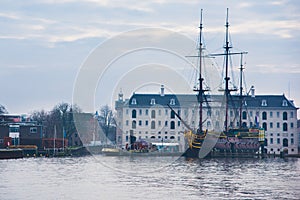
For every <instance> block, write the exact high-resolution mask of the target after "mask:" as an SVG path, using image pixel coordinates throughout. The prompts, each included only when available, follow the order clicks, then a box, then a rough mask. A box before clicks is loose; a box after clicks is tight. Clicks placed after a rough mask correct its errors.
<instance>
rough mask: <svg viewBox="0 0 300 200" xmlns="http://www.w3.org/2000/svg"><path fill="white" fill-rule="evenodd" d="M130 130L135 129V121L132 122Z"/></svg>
mask: <svg viewBox="0 0 300 200" xmlns="http://www.w3.org/2000/svg"><path fill="white" fill-rule="evenodd" d="M132 129H136V121H135V120H133V121H132Z"/></svg>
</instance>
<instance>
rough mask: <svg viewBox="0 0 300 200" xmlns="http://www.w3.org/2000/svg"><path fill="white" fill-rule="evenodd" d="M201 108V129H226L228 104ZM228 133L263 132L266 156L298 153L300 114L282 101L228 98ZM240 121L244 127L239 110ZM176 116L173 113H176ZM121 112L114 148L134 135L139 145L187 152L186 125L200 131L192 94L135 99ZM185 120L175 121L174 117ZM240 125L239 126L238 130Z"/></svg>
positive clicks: (122, 103)
mask: <svg viewBox="0 0 300 200" xmlns="http://www.w3.org/2000/svg"><path fill="white" fill-rule="evenodd" d="M206 99H207V102H208V103H207V104H204V108H203V119H204V120H203V128H204V129H208V130H223V129H224V126H223V124H224V115H225V114H224V102H223V101H222V100H224V97H223V96H220V95H211V96H210V95H208V96H207V97H206ZM230 102H232V103H230V104H229V105H228V106H229V110H228V128H234V127H257V128H258V127H261V128H264V129H265V137H266V146H265V151H266V152H267V153H269V154H276V155H278V154H280V153H281V152H285V153H287V154H297V153H298V141H299V139H298V137H299V135H298V131H297V108H296V107H295V105H294V103H293V102H292V101H290V100H288V99H287V98H286V97H285V96H284V95H255V94H254V91H253V93H252V95H249V96H243V98H242V101H241V98H240V97H239V96H234V95H233V96H231V97H230ZM239 105H242V115H241V122H240V120H239V119H240V117H239V113H240V109H239V108H240V106H239ZM170 107H171V108H172V109H173V111H172V109H171V108H170ZM115 109H116V112H117V116H116V124H117V132H116V142H117V144H118V145H119V146H122V147H124V146H125V145H126V144H127V143H128V142H129V138H130V135H132V136H135V137H136V138H137V139H146V140H150V141H162V142H163V141H165V142H171V143H178V144H179V149H180V150H181V151H184V149H186V145H185V139H184V131H185V130H187V127H186V126H185V124H187V125H188V126H189V128H190V129H194V130H196V129H197V127H198V122H199V109H198V103H197V96H196V95H193V94H178V95H174V94H164V88H163V87H162V88H161V92H160V94H135V93H134V94H133V95H132V96H131V97H130V98H129V99H124V98H123V94H119V98H118V100H117V101H116V103H115ZM175 113H176V114H177V115H178V116H179V117H180V118H181V120H180V119H179V118H178V116H176V114H175ZM240 123H241V124H240Z"/></svg>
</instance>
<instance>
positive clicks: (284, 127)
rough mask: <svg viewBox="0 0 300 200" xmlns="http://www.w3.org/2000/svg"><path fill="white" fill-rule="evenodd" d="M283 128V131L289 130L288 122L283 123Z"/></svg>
mask: <svg viewBox="0 0 300 200" xmlns="http://www.w3.org/2000/svg"><path fill="white" fill-rule="evenodd" d="M282 130H283V131H287V130H288V126H287V123H283V126H282Z"/></svg>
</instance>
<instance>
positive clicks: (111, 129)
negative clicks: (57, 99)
mask: <svg viewBox="0 0 300 200" xmlns="http://www.w3.org/2000/svg"><path fill="white" fill-rule="evenodd" d="M0 114H8V111H7V110H6V108H5V107H4V106H2V105H0ZM74 114H85V115H88V116H90V117H89V118H93V119H95V121H96V122H98V125H99V126H100V127H101V130H102V131H101V133H102V134H104V135H105V136H106V137H105V138H106V140H107V138H108V139H109V140H110V141H112V142H114V141H115V125H116V124H115V119H114V114H113V111H112V109H111V108H110V107H109V106H108V105H105V106H102V107H101V108H100V109H99V111H96V112H95V114H94V113H83V112H82V110H81V109H80V108H79V107H78V106H77V105H72V104H69V103H64V102H63V103H59V104H57V105H55V106H54V107H53V108H52V110H50V111H45V110H43V109H42V110H36V111H33V112H31V113H30V114H29V119H30V121H33V122H36V123H37V125H42V126H43V137H44V138H54V137H57V138H63V137H64V138H66V139H68V138H70V137H71V136H72V135H73V134H77V130H76V126H75V119H74ZM106 142H107V141H106Z"/></svg>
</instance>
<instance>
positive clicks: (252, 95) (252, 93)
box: [250, 85, 255, 97]
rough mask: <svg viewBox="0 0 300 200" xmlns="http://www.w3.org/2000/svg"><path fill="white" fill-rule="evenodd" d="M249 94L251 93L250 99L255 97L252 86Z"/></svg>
mask: <svg viewBox="0 0 300 200" xmlns="http://www.w3.org/2000/svg"><path fill="white" fill-rule="evenodd" d="M250 92H251V97H255V89H254V86H253V85H252V86H251V89H250Z"/></svg>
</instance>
